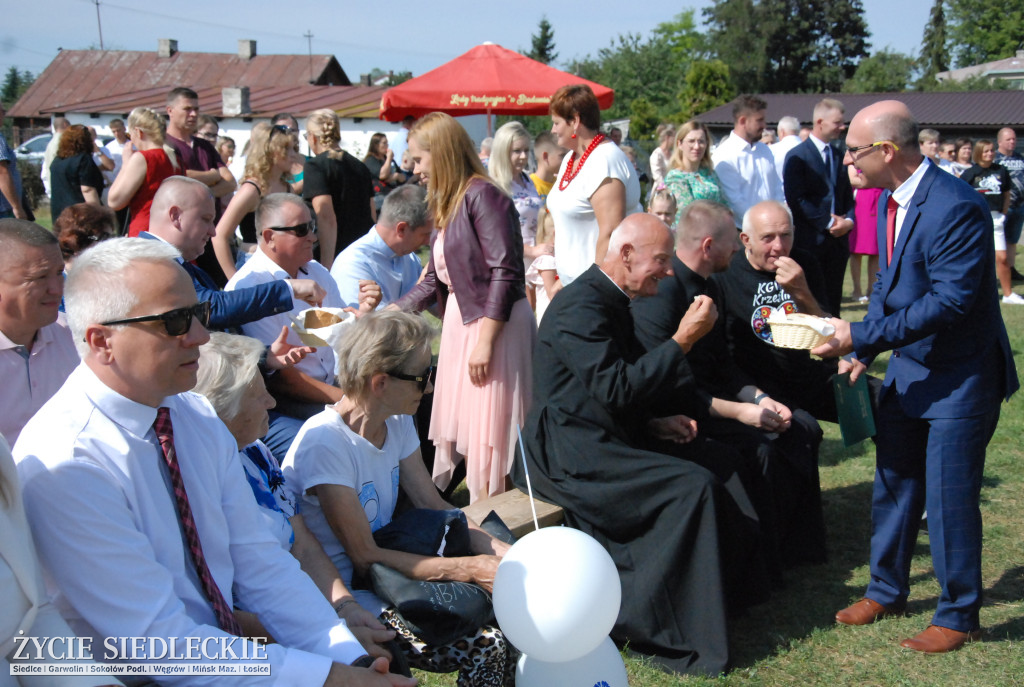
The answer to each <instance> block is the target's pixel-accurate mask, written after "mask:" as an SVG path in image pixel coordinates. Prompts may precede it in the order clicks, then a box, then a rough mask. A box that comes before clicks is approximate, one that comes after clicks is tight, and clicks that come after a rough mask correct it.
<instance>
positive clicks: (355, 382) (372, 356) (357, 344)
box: [334, 310, 437, 398]
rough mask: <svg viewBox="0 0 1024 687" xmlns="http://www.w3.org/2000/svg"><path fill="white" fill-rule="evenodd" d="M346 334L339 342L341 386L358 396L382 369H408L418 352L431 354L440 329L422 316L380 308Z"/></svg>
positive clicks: (359, 321) (349, 327)
mask: <svg viewBox="0 0 1024 687" xmlns="http://www.w3.org/2000/svg"><path fill="white" fill-rule="evenodd" d="M345 329H346V331H345V335H344V336H342V337H341V338H340V340H339V341H338V342H337V343H336V344H335V347H334V355H335V356H337V359H338V362H337V370H338V387H339V388H340V389H341V390H342V391H343V392H344V393H345V394H346V395H347V396H351V397H354V398H358V397H359V396H361V395H362V394H363V393H364V392H365V391H366V388H367V386H368V385H369V383H370V378H371V377H373V375H375V374H379V373H381V372H383V373H385V374H386V373H388V372H395V371H401V372H407V373H411V374H415V373H417V372H422V370H410V369H409V368H408V365H409V364H410V362H411V361H412V359H413V358H415V357H416V356H417V355H422V354H423V353H430V344H431V342H432V341H433V340H434V337H435V336H436V334H437V332H436V331H435V330H434V328H433V327H431V326H430V325H429V324H428V323H427V321H426V320H424V319H423V318H422V317H420V316H419V315H412V314H410V313H404V312H398V311H394V310H380V311H377V312H372V313H369V314H366V315H363V316H362V317H360V318H359V319H358V320H356V321H355V322H353V323H352V324H349V325H345Z"/></svg>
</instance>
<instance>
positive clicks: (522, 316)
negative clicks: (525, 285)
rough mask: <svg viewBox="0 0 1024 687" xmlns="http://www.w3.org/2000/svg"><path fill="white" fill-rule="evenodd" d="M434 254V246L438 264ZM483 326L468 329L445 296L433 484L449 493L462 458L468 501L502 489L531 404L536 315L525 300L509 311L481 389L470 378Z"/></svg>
mask: <svg viewBox="0 0 1024 687" xmlns="http://www.w3.org/2000/svg"><path fill="white" fill-rule="evenodd" d="M437 243H441V241H438V242H437ZM437 252H438V251H437V246H436V245H435V265H436V263H437V258H436V254H437ZM442 270H443V268H442V269H438V276H439V277H441V276H447V274H446V273H445V274H442ZM445 272H446V270H445ZM481 323H482V320H475V321H473V322H470V323H469V324H468V325H466V324H463V323H462V312H461V311H460V310H459V303H458V299H457V298H456V297H455V294H451V295H449V296H448V301H447V303H446V305H445V314H444V324H443V326H442V328H441V348H440V351H439V353H438V360H437V381H436V382H435V384H434V406H433V409H432V411H431V417H430V432H429V436H430V439H431V440H432V441H433V442H434V446H435V447H436V454H435V456H434V474H433V479H434V484H436V485H437V486H438V488H440V489H444V488H446V487H447V486H448V485H449V483H450V482H451V480H452V474H453V473H454V471H455V467H456V466H457V465H458V464H459V461H461V460H463V459H465V461H466V485H467V487H468V488H469V498H470V501H471V502H472V501H476V500H477V499H481V498H486V497H488V496H493V495H495V494H500V493H502V492H503V491H505V476H506V475H507V474H508V472H509V470H510V469H511V467H512V459H513V458H514V456H515V445H516V442H517V441H518V430H519V429H520V428H521V427H522V426H523V422H524V421H525V419H526V413H527V411H528V410H529V406H530V399H531V394H532V386H533V385H532V374H533V344H534V341H535V339H536V336H537V325H536V322H535V320H534V317H533V311H532V310H531V309H530V304H529V302H528V301H527V300H526V299H525V298H521V299H519V300H518V301H517V302H516V303H515V305H513V306H512V313H511V315H510V317H509V321H508V322H506V323H505V326H504V328H503V329H502V330H501V334H500V335H499V336H498V340H497V343H495V346H494V352H493V354H492V356H491V364H490V370H489V379H488V381H487V383H486V384H484V386H482V387H477V386H474V385H473V383H472V382H471V381H470V379H469V356H470V355H471V354H472V352H473V349H474V348H475V347H476V344H477V341H478V340H479V338H480V326H481Z"/></svg>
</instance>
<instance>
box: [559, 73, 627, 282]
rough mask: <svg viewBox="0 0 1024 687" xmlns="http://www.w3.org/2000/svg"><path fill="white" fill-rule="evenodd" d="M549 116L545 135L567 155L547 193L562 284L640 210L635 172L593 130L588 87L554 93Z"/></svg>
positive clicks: (597, 122)
mask: <svg viewBox="0 0 1024 687" xmlns="http://www.w3.org/2000/svg"><path fill="white" fill-rule="evenodd" d="M550 111H551V133H553V134H554V135H555V138H556V139H557V142H558V145H560V146H562V147H563V148H566V149H568V150H569V154H568V155H566V156H565V158H564V159H563V160H562V167H561V169H560V170H559V172H558V177H557V179H556V180H555V185H554V186H553V187H552V189H551V192H550V193H549V194H548V211H549V212H550V213H551V216H552V218H553V219H554V222H555V262H556V264H557V266H558V277H559V279H561V280H562V281H563V282H565V283H566V284H568V283H570V282H571V281H572V280H574V279H575V278H576V277H578V276H579V275H580V274H582V273H583V272H584V271H585V270H586V269H587V268H589V267H590V266H591V265H592V264H594V263H595V262H600V261H601V260H602V259H603V258H604V255H605V253H607V252H608V238H609V237H610V236H611V234H612V230H614V229H615V227H617V226H618V225H619V222H621V221H622V220H623V218H624V217H625V216H626V215H631V214H633V213H634V212H642V211H643V208H642V207H641V205H640V181H639V179H638V178H637V172H636V168H635V167H634V166H633V163H632V162H630V161H629V158H628V157H626V154H625V153H623V152H622V151H621V150H619V147H618V146H617V145H615V144H614V143H613V142H611V141H610V140H609V139H608V138H606V137H605V135H604V134H602V133H600V132H599V131H598V129H599V128H600V126H601V112H600V109H599V108H598V105H597V97H596V96H595V95H594V92H593V91H592V90H590V87H589V86H585V85H573V86H563V87H562V88H560V89H558V90H557V91H555V94H554V95H553V96H552V97H551V106H550Z"/></svg>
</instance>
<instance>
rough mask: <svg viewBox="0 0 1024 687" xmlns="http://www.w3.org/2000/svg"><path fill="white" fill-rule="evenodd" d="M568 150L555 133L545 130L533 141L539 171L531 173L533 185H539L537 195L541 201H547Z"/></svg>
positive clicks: (534, 155)
mask: <svg viewBox="0 0 1024 687" xmlns="http://www.w3.org/2000/svg"><path fill="white" fill-rule="evenodd" d="M565 153H566V150H565V148H563V147H562V146H560V145H558V143H557V142H555V135H554V134H553V133H551V132H550V131H545V132H543V133H540V134H538V135H537V138H536V139H535V140H534V142H533V157H534V159H535V160H536V161H537V171H536V172H534V173H533V174H531V175H530V179H531V180H532V181H533V185H534V186H536V187H537V195H539V196H540V200H541V202H542V203H543V202H546V201H547V198H548V192H549V191H550V190H551V187H552V186H554V185H555V176H557V175H558V169H559V167H561V166H562V158H563V157H565Z"/></svg>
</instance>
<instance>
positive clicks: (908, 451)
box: [812, 100, 1020, 653]
mask: <svg viewBox="0 0 1024 687" xmlns="http://www.w3.org/2000/svg"><path fill="white" fill-rule="evenodd" d="M917 133H918V127H917V123H916V122H915V121H914V119H913V116H912V115H911V114H910V110H908V109H907V107H906V106H905V105H904V104H903V103H901V102H898V101H894V100H889V101H882V102H878V103H875V104H873V105H870V106H868V107H866V108H864V109H863V110H861V111H860V112H858V113H857V115H856V116H855V117H854V118H853V121H852V122H851V123H850V130H849V133H848V135H847V138H846V143H847V146H848V148H847V152H846V156H845V159H844V163H845V164H847V165H852V166H854V167H856V168H857V169H858V170H859V171H860V172H861V174H862V175H863V176H864V178H865V179H866V180H867V185H868V186H873V187H878V188H884V189H886V190H887V192H886V193H883V194H882V197H881V198H880V200H879V211H878V217H879V227H878V237H879V238H878V246H879V259H880V262H881V273H880V277H879V279H878V280H877V281H876V282H875V285H874V290H873V293H872V295H871V304H870V306H869V307H868V313H867V315H866V316H865V318H864V320H863V321H862V322H855V323H849V322H846V321H844V320H840V319H833V320H831V322H832V323H833V324H834V325H836V334H835V338H833V339H831V340H829V341H828V342H826V343H825V344H824V345H822V346H819V347H818V348H816V349H814V350H813V351H812V353H815V354H817V355H821V356H838V355H843V354H846V353H850V352H853V353H855V354H856V359H850V360H848V361H847V360H844V361H842V362H841V363H840V370H841V371H842V370H844V369H849V370H851V376H852V377H853V378H855V377H856V376H859V375H860V374H861V373H862V372H863V371H864V369H865V365H866V363H867V362H870V360H871V359H872V358H873V357H874V356H875V355H877V354H878V353H881V352H882V351H887V350H891V351H892V358H891V359H890V360H889V366H888V370H887V372H886V377H885V382H884V385H883V390H882V394H881V398H880V401H879V407H878V415H877V418H876V421H877V422H876V424H877V428H878V434H877V437H876V446H877V458H876V460H877V467H876V471H875V485H874V494H873V497H872V512H871V519H872V535H871V580H870V582H869V584H868V588H867V592H866V593H865V595H864V598H863V599H861V600H860V601H858V602H856V603H855V604H853V605H852V606H850V607H848V608H845V609H843V610H842V611H840V612H839V613H837V614H836V620H837V621H838V622H840V623H843V624H846V625H866V624H868V623H871V622H874V621H875V620H877V619H879V618H881V617H883V616H886V615H890V614H894V613H899V612H901V611H902V610H903V608H904V607H905V605H906V600H907V596H908V594H909V590H910V562H911V557H912V555H913V551H914V545H915V542H916V539H917V533H918V529H919V527H920V523H921V513H922V510H923V509H924V508H926V507H927V510H928V535H929V543H930V547H931V552H932V564H933V567H934V568H935V576H936V577H937V578H938V581H939V584H940V585H941V592H940V595H939V601H938V606H937V608H936V610H935V615H934V616H933V617H932V620H931V624H930V625H929V626H928V628H927V629H925V630H924V631H923V632H921V633H920V634H918V635H917V636H915V637H912V638H909V639H904V640H903V641H902V642H901V643H900V646H902V647H905V648H908V649H914V650H917V651H923V652H928V653H941V652H945V651H952V650H955V649H959V648H960V647H961V646H963V645H964V643H966V642H967V641H970V640H973V639H976V638H978V637H979V636H980V623H979V617H978V611H979V609H980V607H981V593H982V581H981V540H982V528H981V510H980V507H979V497H980V492H981V478H982V472H983V470H984V467H985V449H986V447H987V445H988V442H989V440H990V439H991V437H992V433H993V432H994V431H995V427H996V423H997V422H998V420H999V406H1000V404H1001V403H1002V401H1003V399H1004V398H1009V397H1010V395H1011V394H1013V392H1014V391H1016V390H1017V388H1018V387H1019V386H1020V384H1019V382H1018V380H1017V371H1016V368H1015V367H1014V363H1013V357H1012V354H1011V351H1010V344H1009V340H1008V339H1007V336H1006V328H1005V327H1004V325H1003V320H1002V317H1001V315H1000V312H999V305H998V301H997V299H996V281H995V252H994V244H993V240H992V235H993V228H992V220H991V217H990V215H989V212H988V209H987V207H986V205H985V202H984V200H982V198H981V196H980V195H979V194H978V193H977V192H976V191H974V190H973V189H971V188H970V187H969V186H968V185H967V184H965V183H963V182H962V181H960V180H959V179H956V178H954V177H953V176H951V175H949V174H945V173H944V172H942V171H941V170H939V168H938V167H936V166H935V165H933V164H932V163H931V162H930V161H929V160H928V159H926V158H924V157H923V156H922V155H921V153H920V151H919V149H918V145H917ZM890 198H891V200H890ZM890 237H891V238H890Z"/></svg>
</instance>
